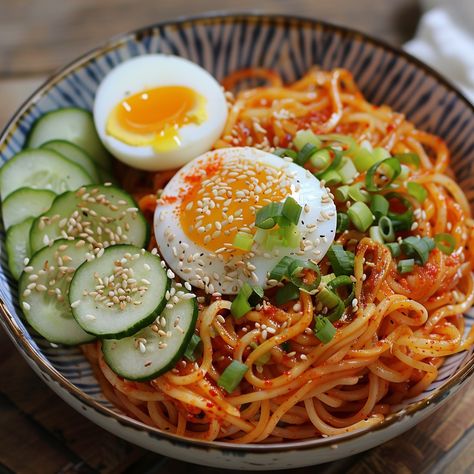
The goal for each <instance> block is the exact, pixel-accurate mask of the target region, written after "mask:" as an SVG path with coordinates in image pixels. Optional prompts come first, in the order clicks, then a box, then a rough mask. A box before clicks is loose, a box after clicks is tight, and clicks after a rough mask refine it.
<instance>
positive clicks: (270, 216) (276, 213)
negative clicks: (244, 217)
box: [255, 202, 283, 229]
mask: <svg viewBox="0 0 474 474" xmlns="http://www.w3.org/2000/svg"><path fill="white" fill-rule="evenodd" d="M282 208H283V203H281V202H271V203H270V204H267V205H266V206H264V207H262V208H261V209H259V210H258V211H257V214H256V216H255V226H256V227H259V228H260V229H271V228H273V227H275V225H276V223H277V219H278V218H279V217H280V216H281V210H282Z"/></svg>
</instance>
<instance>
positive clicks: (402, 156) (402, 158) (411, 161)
mask: <svg viewBox="0 0 474 474" xmlns="http://www.w3.org/2000/svg"><path fill="white" fill-rule="evenodd" d="M393 157H394V158H396V159H397V160H398V161H399V162H400V163H403V164H404V165H413V166H414V167H415V168H419V167H420V157H419V156H418V155H417V154H416V153H398V154H396V155H394V156H393Z"/></svg>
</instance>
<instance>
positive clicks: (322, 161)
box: [309, 148, 331, 170]
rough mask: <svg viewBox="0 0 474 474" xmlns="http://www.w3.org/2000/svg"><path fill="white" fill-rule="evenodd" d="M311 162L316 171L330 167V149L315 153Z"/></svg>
mask: <svg viewBox="0 0 474 474" xmlns="http://www.w3.org/2000/svg"><path fill="white" fill-rule="evenodd" d="M309 161H310V163H311V165H312V166H314V167H315V168H316V169H318V170H323V169H326V168H327V167H328V165H329V162H330V161H331V154H330V153H329V150H328V149H326V148H323V149H322V150H318V151H316V152H315V153H313V154H312V155H311V158H310V159H309Z"/></svg>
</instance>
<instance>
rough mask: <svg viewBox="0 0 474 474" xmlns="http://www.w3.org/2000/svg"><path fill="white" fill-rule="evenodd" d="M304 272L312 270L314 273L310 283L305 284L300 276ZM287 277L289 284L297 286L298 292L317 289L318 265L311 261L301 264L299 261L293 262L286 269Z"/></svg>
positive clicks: (318, 279) (319, 275)
mask: <svg viewBox="0 0 474 474" xmlns="http://www.w3.org/2000/svg"><path fill="white" fill-rule="evenodd" d="M304 270H312V271H313V272H314V273H315V277H314V279H313V280H312V281H311V282H310V283H306V282H305V281H304V280H303V278H301V274H302V273H303V271H304ZM288 277H289V280H290V281H291V283H293V284H294V285H295V286H297V287H298V288H299V289H300V290H303V291H306V292H311V291H314V290H315V289H316V288H318V286H319V283H320V282H321V271H320V270H319V267H318V265H316V264H315V263H313V262H311V261H309V260H308V261H307V262H303V261H301V260H293V262H292V263H291V264H290V266H289V267H288Z"/></svg>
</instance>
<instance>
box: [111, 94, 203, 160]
mask: <svg viewBox="0 0 474 474" xmlns="http://www.w3.org/2000/svg"><path fill="white" fill-rule="evenodd" d="M206 118H207V116H206V99H205V98H204V97H203V96H202V95H200V94H198V93H197V92H196V91H195V90H193V89H191V88H189V87H185V86H162V87H156V88H154V89H148V90H145V91H142V92H139V93H137V94H133V95H131V96H129V97H127V98H126V99H124V100H122V101H121V102H119V103H118V104H117V105H116V106H115V107H114V109H113V110H112V112H111V113H110V115H109V118H108V120H107V126H106V131H107V133H108V134H109V135H111V136H113V137H114V138H116V139H117V140H120V141H122V142H124V143H126V144H128V145H134V146H144V145H152V146H153V148H154V149H155V150H156V151H168V150H172V149H176V148H178V147H179V146H180V145H181V141H180V136H179V129H180V128H181V127H182V126H183V125H187V124H191V123H194V124H197V125H199V124H201V123H202V122H204V121H205V120H206Z"/></svg>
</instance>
